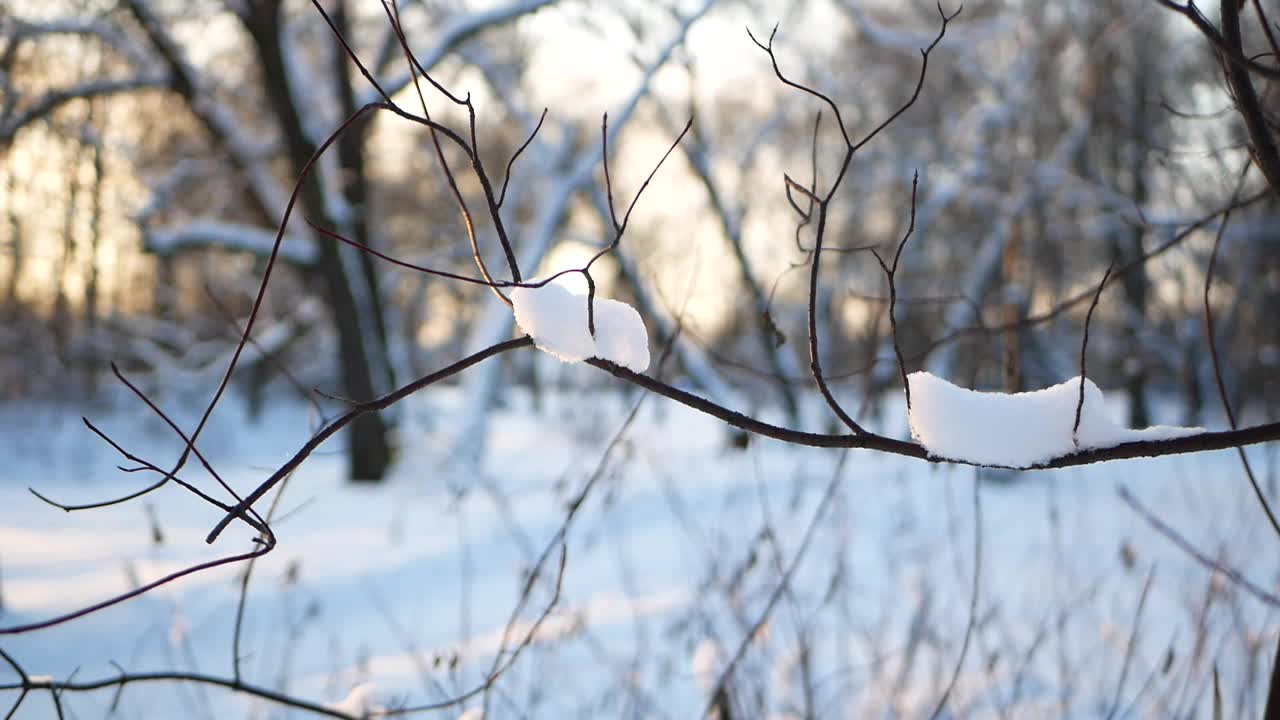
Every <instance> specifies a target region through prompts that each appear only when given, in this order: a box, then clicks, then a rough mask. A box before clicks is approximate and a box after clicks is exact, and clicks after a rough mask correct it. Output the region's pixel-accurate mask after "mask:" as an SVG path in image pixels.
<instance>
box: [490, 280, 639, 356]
mask: <svg viewBox="0 0 1280 720" xmlns="http://www.w3.org/2000/svg"><path fill="white" fill-rule="evenodd" d="M511 302H512V304H513V305H514V306H515V313H516V323H517V324H518V325H520V328H521V329H523V330H524V331H525V332H527V333H529V334H530V335H532V336H533V341H534V343H535V344H536V345H537V346H538V348H539V349H540V350H542V351H543V352H546V353H549V354H551V355H553V356H555V357H556V358H558V359H560V360H562V361H564V362H567V363H576V362H582V361H583V360H586V359H587V358H591V357H598V358H601V359H604V360H610V361H612V362H615V363H617V364H619V365H621V366H623V367H626V368H630V369H631V370H634V371H636V372H644V371H645V370H647V369H648V368H649V333H648V331H647V330H645V327H644V321H643V320H641V319H640V313H638V312H636V310H635V308H633V307H631V306H630V305H628V304H626V303H624V302H619V301H617V300H610V299H608V298H602V297H600V296H599V294H597V295H596V298H595V303H594V305H595V326H596V335H595V337H594V338H592V337H591V332H590V331H589V329H588V326H587V296H586V295H576V294H574V293H572V292H570V291H569V290H568V288H565V287H564V286H563V285H559V284H556V283H548V284H546V285H543V286H542V287H538V288H515V289H514V290H512V291H511Z"/></svg>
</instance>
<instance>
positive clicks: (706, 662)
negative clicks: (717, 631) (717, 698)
mask: <svg viewBox="0 0 1280 720" xmlns="http://www.w3.org/2000/svg"><path fill="white" fill-rule="evenodd" d="M723 662H724V661H723V660H722V659H721V653H720V643H717V642H716V641H715V640H712V639H711V638H707V639H706V640H703V641H702V642H700V643H698V647H697V648H695V649H694V651H693V657H692V658H691V659H690V661H689V665H690V667H691V669H692V670H693V681H694V682H695V683H697V685H698V687H699V688H701V689H702V690H703V692H711V690H713V689H714V688H715V685H716V681H717V680H718V679H719V675H720V666H721V664H722V663H723Z"/></svg>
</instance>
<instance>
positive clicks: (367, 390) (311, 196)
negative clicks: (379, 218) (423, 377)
mask: <svg viewBox="0 0 1280 720" xmlns="http://www.w3.org/2000/svg"><path fill="white" fill-rule="evenodd" d="M280 10H281V4H280V2H278V0H259V1H257V2H252V3H250V4H249V10H248V12H247V13H246V15H245V16H244V21H245V26H246V28H247V29H248V31H249V34H250V36H251V37H252V38H253V42H254V46H255V48H256V50H257V54H258V60H259V63H260V65H261V67H262V72H263V79H264V84H265V90H266V94H267V99H268V101H269V102H270V103H271V108H272V110H273V112H274V113H275V116H276V119H277V121H278V122H279V124H280V129H281V132H282V133H283V135H284V140H285V144H286V146H287V147H288V151H289V159H290V161H291V166H292V168H293V171H294V174H295V176H300V175H301V173H302V169H303V167H304V166H305V165H306V163H307V161H308V160H309V159H310V158H311V156H312V155H313V154H314V152H315V150H316V148H315V145H314V144H313V143H312V142H311V140H310V139H309V138H308V137H307V135H306V132H305V130H304V127H303V124H302V120H301V112H300V110H299V108H297V107H296V106H295V104H294V102H293V95H292V93H291V92H290V86H289V77H288V73H287V70H286V64H285V57H284V53H285V48H284V46H283V44H282V41H281V34H280V30H281V28H280ZM318 173H319V171H318V169H317V170H316V172H313V173H312V174H311V176H310V177H309V178H308V179H307V182H306V183H304V184H303V187H302V208H301V209H302V211H303V213H304V214H305V215H307V216H308V217H311V218H313V219H314V220H315V221H317V222H319V223H321V224H323V225H328V226H333V225H334V224H335V223H334V222H333V214H332V212H331V209H330V208H329V207H328V206H327V205H326V203H325V199H324V193H323V191H322V190H321V187H320V178H319V177H318ZM318 244H319V251H320V253H319V255H320V257H319V262H318V264H317V273H316V274H317V275H318V278H319V280H320V281H321V282H322V283H323V285H324V289H325V295H326V298H327V300H328V309H329V315H330V318H331V320H332V322H333V326H334V329H335V330H336V331H337V335H338V353H339V364H340V366H341V367H340V374H341V381H342V388H343V393H344V394H345V395H346V397H347V398H349V399H351V400H353V401H357V402H358V401H362V400H369V399H372V398H373V397H374V396H375V395H376V390H375V386H376V383H375V381H374V379H373V370H372V367H371V365H370V362H369V355H370V353H369V348H371V347H378V345H377V343H378V342H379V339H378V333H377V332H376V330H375V326H376V325H377V323H376V321H375V320H374V318H362V317H360V315H359V306H358V305H357V303H356V294H357V293H356V291H355V288H353V286H352V285H353V282H358V281H360V280H361V274H360V273H358V272H354V271H353V269H352V268H348V266H347V260H346V259H345V258H344V257H343V253H342V249H341V247H339V246H338V244H337V243H334V242H330V241H318ZM365 290H366V291H367V292H368V294H369V295H370V296H373V295H375V294H376V293H374V292H372V291H371V289H369V288H365ZM362 325H364V327H362ZM383 350H385V346H384V347H383ZM347 442H348V446H347V447H348V458H349V470H350V478H351V479H352V480H356V481H372V482H376V481H379V480H381V479H382V478H383V476H384V475H385V474H386V471H387V468H388V466H389V465H390V464H391V446H390V443H389V438H388V428H387V424H386V422H385V421H384V419H383V418H382V416H381V415H379V414H377V413H366V414H364V415H361V416H360V417H358V418H357V419H356V420H355V421H354V422H352V423H351V425H350V431H349V433H348V435H347Z"/></svg>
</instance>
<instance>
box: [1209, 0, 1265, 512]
mask: <svg viewBox="0 0 1280 720" xmlns="http://www.w3.org/2000/svg"><path fill="white" fill-rule="evenodd" d="M1237 2H1238V0H1222V2H1221V3H1220V6H1221V8H1222V40H1223V47H1222V55H1224V56H1225V57H1226V58H1228V60H1231V59H1235V58H1242V57H1243V56H1244V51H1243V49H1242V46H1241V42H1242V41H1241V38H1240V5H1239V4H1237ZM1222 71H1223V72H1224V73H1225V74H1226V77H1227V85H1228V86H1229V87H1230V88H1231V94H1232V95H1233V96H1234V97H1235V101H1236V110H1238V111H1239V112H1240V117H1241V118H1242V119H1243V120H1244V126H1245V129H1246V130H1247V131H1248V133H1249V143H1250V145H1251V146H1252V147H1251V148H1250V155H1252V156H1253V161H1254V162H1255V163H1257V165H1258V169H1259V170H1261V171H1262V174H1263V176H1264V177H1266V178H1267V184H1268V185H1270V186H1271V190H1272V191H1273V192H1274V193H1276V195H1277V196H1280V149H1278V148H1277V147H1276V139H1275V137H1273V136H1272V134H1271V128H1269V127H1267V118H1266V115H1265V114H1264V113H1263V110H1262V103H1261V102H1260V101H1259V100H1258V93H1257V92H1256V91H1255V90H1254V89H1253V80H1252V79H1251V78H1250V77H1249V69H1248V68H1247V67H1242V66H1241V64H1240V63H1238V62H1228V61H1223V63H1222ZM1277 532H1280V526H1278V527H1277Z"/></svg>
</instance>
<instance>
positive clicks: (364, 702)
mask: <svg viewBox="0 0 1280 720" xmlns="http://www.w3.org/2000/svg"><path fill="white" fill-rule="evenodd" d="M377 689H378V688H377V686H376V685H374V684H373V683H371V682H367V683H361V684H359V685H356V686H355V687H353V688H351V692H349V693H347V696H346V697H345V698H343V699H341V700H339V701H338V702H336V703H330V704H328V705H326V706H325V707H326V708H328V709H330V710H333V711H335V712H340V713H345V714H347V715H352V716H355V717H366V716H367V715H369V714H370V713H378V712H383V711H384V710H385V708H383V707H382V706H381V705H379V704H377V703H375V702H373V696H374V693H376V692H377Z"/></svg>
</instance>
